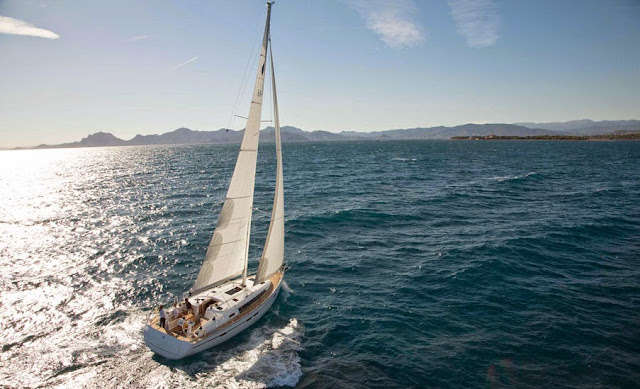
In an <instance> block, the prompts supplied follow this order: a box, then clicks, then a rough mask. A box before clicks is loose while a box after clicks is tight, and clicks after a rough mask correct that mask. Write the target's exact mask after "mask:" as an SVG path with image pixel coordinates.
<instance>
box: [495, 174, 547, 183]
mask: <svg viewBox="0 0 640 389" xmlns="http://www.w3.org/2000/svg"><path fill="white" fill-rule="evenodd" d="M535 174H538V173H537V172H529V173H526V174H518V175H514V176H496V177H491V178H489V179H490V180H492V181H498V182H503V181H511V180H519V179H521V178H527V177H529V176H533V175H535Z"/></svg>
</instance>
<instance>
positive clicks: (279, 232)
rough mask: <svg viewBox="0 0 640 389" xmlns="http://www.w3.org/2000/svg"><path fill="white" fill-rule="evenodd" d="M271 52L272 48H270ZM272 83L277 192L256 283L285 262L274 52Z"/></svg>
mask: <svg viewBox="0 0 640 389" xmlns="http://www.w3.org/2000/svg"><path fill="white" fill-rule="evenodd" d="M269 50H270V51H271V47H269ZM270 54H271V55H270V60H271V83H272V86H273V88H272V92H273V115H274V118H273V119H274V121H275V123H274V124H275V132H276V159H277V162H276V171H277V173H276V190H275V195H274V197H273V209H272V211H271V223H270V224H269V232H268V233H267V240H266V241H265V244H264V250H263V252H262V258H260V265H258V273H257V274H256V281H255V282H256V283H259V282H262V281H264V280H266V279H268V278H269V277H271V276H272V275H273V274H274V273H275V272H277V271H278V270H280V268H281V267H282V262H283V260H284V185H283V175H282V148H281V146H280V118H279V114H278V96H277V95H276V75H275V70H274V69H273V52H270Z"/></svg>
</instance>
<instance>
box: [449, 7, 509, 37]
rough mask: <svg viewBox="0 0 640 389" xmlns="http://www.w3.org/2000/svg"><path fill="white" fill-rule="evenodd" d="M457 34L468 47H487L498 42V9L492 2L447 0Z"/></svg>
mask: <svg viewBox="0 0 640 389" xmlns="http://www.w3.org/2000/svg"><path fill="white" fill-rule="evenodd" d="M448 3H449V7H450V8H451V15H452V16H453V20H454V21H455V22H456V27H457V28H458V33H459V34H460V35H462V36H463V37H464V39H465V41H466V42H467V45H468V46H469V47H473V48H482V47H489V46H492V45H494V44H495V43H496V41H497V40H498V7H497V6H496V4H495V2H494V1H493V0H448Z"/></svg>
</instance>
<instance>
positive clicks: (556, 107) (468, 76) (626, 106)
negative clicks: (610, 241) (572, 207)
mask: <svg viewBox="0 0 640 389" xmlns="http://www.w3.org/2000/svg"><path fill="white" fill-rule="evenodd" d="M265 14H266V6H265V5H264V1H262V0H242V1H237V0H236V1H232V0H208V1H204V0H202V1H193V0H184V1H168V0H138V1H130V0H127V1H121V0H110V1H103V2H99V1H86V0H76V1H72V0H57V1H54V0H0V91H1V92H0V147H15V146H34V145H38V144H42V143H46V144H56V143H62V142H71V141H77V140H80V139H81V138H83V137H85V136H87V135H88V134H91V133H95V132H98V131H105V132H110V133H112V134H114V135H116V136H118V137H120V138H122V139H130V138H132V137H134V136H135V135H136V134H159V133H164V132H167V131H172V130H174V129H176V128H179V127H188V128H191V129H194V130H206V131H210V130H217V129H219V128H227V127H231V128H234V129H241V128H243V125H244V123H243V121H242V120H241V119H238V118H235V119H234V118H233V114H234V113H236V114H238V115H242V116H246V114H247V112H248V107H249V104H248V99H249V96H248V95H249V93H250V90H251V88H252V84H253V78H254V77H255V66H253V64H254V63H255V58H256V55H255V54H256V52H257V44H258V41H259V38H260V36H261V34H262V29H263V26H264V17H265ZM271 33H272V42H273V52H274V62H275V69H276V77H277V80H278V103H279V108H280V117H281V124H282V125H292V126H296V127H299V128H302V129H304V130H307V131H314V130H325V131H331V132H340V131H343V130H346V131H379V130H386V129H396V128H412V127H431V126H438V125H445V126H454V125H460V124H465V123H517V122H549V121H567V120H574V119H593V120H618V119H640V1H638V0H580V1H578V0H575V1H571V0H564V1H557V0H551V1H548V0H517V1H513V0H511V1H506V0H503V1H499V0H393V1H392V0H278V1H277V3H276V4H275V5H274V7H273V15H272V29H271ZM243 80H245V82H244V83H243ZM246 80H248V83H247V82H246ZM243 85H245V87H244V88H243V87H242V86H243ZM246 85H249V87H246ZM243 90H245V91H246V92H247V93H244V94H243V93H242V91H243ZM239 95H240V96H241V97H240V98H238V96H239ZM270 117H271V115H270V113H268V112H266V110H265V113H263V118H266V119H269V118H270Z"/></svg>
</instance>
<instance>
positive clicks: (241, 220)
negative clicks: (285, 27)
mask: <svg viewBox="0 0 640 389" xmlns="http://www.w3.org/2000/svg"><path fill="white" fill-rule="evenodd" d="M270 18H271V3H268V8H267V21H266V24H265V27H264V36H263V38H262V49H261V51H260V60H259V61H258V74H257V76H256V83H255V86H254V89H253V96H252V99H251V107H250V109H249V117H248V119H247V126H246V128H245V132H244V136H243V138H242V144H241V145H240V152H239V154H238V160H237V161H236V167H235V169H234V171H233V176H232V177H231V182H230V183H229V190H228V191H227V197H226V198H225V201H224V205H223V206H222V210H221V211H220V216H219V217H218V225H217V226H216V229H215V231H214V233H213V237H212V238H211V242H210V243H209V247H208V248H207V254H206V256H205V259H204V262H203V264H202V267H201V268H200V273H199V274H198V278H197V279H196V283H195V285H194V286H193V290H192V292H194V293H196V292H198V291H199V290H202V289H205V288H207V287H209V286H212V285H217V284H221V283H223V282H225V281H227V280H229V279H231V278H234V277H237V276H239V275H240V274H243V272H245V271H246V263H247V258H248V253H249V236H250V231H251V211H252V208H253V189H254V184H255V178H256V162H257V155H258V137H259V135H260V117H261V114H262V95H263V87H264V78H265V67H266V60H267V47H268V44H269V23H270Z"/></svg>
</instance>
